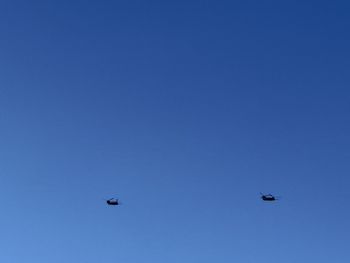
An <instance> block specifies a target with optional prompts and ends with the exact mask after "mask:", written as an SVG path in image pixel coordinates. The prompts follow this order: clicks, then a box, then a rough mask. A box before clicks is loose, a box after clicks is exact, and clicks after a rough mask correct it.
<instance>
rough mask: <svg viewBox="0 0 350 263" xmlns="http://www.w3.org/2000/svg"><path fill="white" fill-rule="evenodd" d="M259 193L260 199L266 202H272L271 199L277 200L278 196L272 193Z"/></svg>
mask: <svg viewBox="0 0 350 263" xmlns="http://www.w3.org/2000/svg"><path fill="white" fill-rule="evenodd" d="M260 195H261V199H262V200H263V201H266V202H273V201H277V200H279V197H276V196H274V195H272V194H263V193H260Z"/></svg>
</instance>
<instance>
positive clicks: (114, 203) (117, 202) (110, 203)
mask: <svg viewBox="0 0 350 263" xmlns="http://www.w3.org/2000/svg"><path fill="white" fill-rule="evenodd" d="M106 203H107V205H120V202H119V200H118V199H116V198H111V199H108V200H106Z"/></svg>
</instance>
